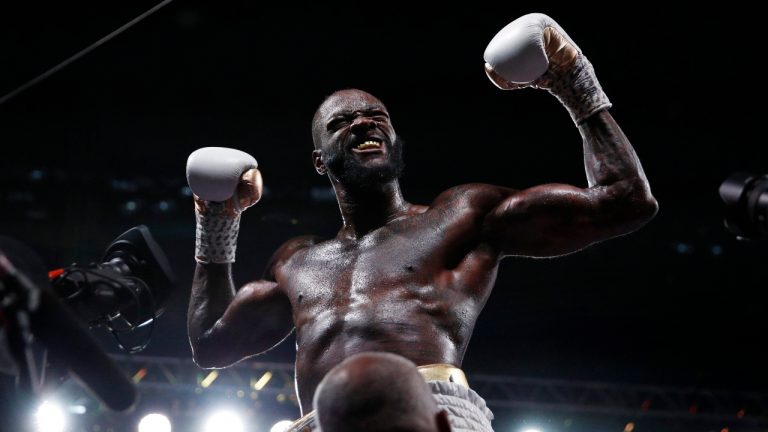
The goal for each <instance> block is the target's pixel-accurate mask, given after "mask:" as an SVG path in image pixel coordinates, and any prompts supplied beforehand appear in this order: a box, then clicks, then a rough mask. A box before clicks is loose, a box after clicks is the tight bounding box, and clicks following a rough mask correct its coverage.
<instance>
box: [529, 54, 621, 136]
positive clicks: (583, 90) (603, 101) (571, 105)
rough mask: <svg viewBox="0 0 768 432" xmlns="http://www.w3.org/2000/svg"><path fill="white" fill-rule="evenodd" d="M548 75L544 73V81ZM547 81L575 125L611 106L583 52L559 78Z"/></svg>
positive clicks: (551, 91)
mask: <svg viewBox="0 0 768 432" xmlns="http://www.w3.org/2000/svg"><path fill="white" fill-rule="evenodd" d="M548 75H549V73H546V74H544V76H543V77H542V78H543V80H545V81H546V80H547V78H548ZM549 82H550V83H551V86H550V87H549V88H548V90H549V92H550V93H552V94H553V95H554V96H555V97H556V98H557V99H558V100H559V101H560V103H562V104H563V106H564V107H565V108H566V109H567V110H568V113H569V114H570V115H571V119H573V122H574V123H576V126H578V125H580V124H581V123H582V122H583V121H584V120H586V119H587V117H589V116H591V115H592V114H594V113H596V112H598V111H600V110H601V109H608V108H610V107H611V101H609V100H608V96H606V94H605V92H604V91H603V88H602V87H601V86H600V83H599V82H598V81H597V77H596V76H595V69H594V68H593V67H592V63H590V62H589V60H587V58H586V57H585V56H584V54H581V53H579V55H578V57H576V63H574V64H573V66H571V67H570V68H569V69H568V70H567V71H563V74H562V75H561V76H560V77H559V79H551V80H550V81H549Z"/></svg>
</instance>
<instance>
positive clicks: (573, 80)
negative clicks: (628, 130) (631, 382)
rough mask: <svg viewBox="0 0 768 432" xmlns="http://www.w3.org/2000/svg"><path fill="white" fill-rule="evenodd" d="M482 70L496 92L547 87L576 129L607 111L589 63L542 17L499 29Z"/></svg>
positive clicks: (562, 32)
mask: <svg viewBox="0 0 768 432" xmlns="http://www.w3.org/2000/svg"><path fill="white" fill-rule="evenodd" d="M483 58H484V59H485V70H486V73H487V74H488V77H489V78H490V79H491V81H492V82H493V83H494V84H496V85H497V86H498V87H499V88H501V89H505V90H514V89H518V88H524V87H534V88H543V89H547V90H548V91H549V92H550V93H552V94H553V95H554V96H555V97H557V98H558V99H559V100H560V102H561V103H562V104H563V105H564V106H565V107H566V109H567V110H568V112H569V113H570V114H571V118H572V119H573V121H574V123H576V124H577V125H578V124H580V123H581V122H583V121H584V120H586V118H587V117H589V116H591V115H592V114H594V113H596V112H597V111H600V110H602V109H607V108H610V107H611V102H610V101H609V100H608V97H607V96H606V95H605V92H603V89H602V87H600V83H599V82H598V81H597V77H595V71H594V69H593V68H592V64H591V63H590V62H589V60H587V58H586V57H585V56H584V55H583V54H582V53H581V50H580V49H579V47H578V46H577V45H576V44H575V43H574V42H573V40H571V38H570V37H569V36H568V34H567V33H566V32H565V30H563V29H562V27H560V25H558V24H557V23H556V22H555V20H553V19H552V18H550V17H548V16H547V15H544V14H540V13H532V14H528V15H524V16H522V17H520V18H518V19H516V20H514V21H512V22H511V23H510V24H508V25H507V26H506V27H504V28H503V29H501V30H500V31H499V32H498V33H497V34H496V36H494V37H493V39H492V40H491V42H490V43H489V44H488V47H487V48H486V49H485V53H484V55H483Z"/></svg>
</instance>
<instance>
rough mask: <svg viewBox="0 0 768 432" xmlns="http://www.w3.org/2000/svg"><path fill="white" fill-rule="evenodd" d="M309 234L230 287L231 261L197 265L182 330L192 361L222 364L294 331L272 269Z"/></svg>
mask: <svg viewBox="0 0 768 432" xmlns="http://www.w3.org/2000/svg"><path fill="white" fill-rule="evenodd" d="M313 243H314V240H313V239H312V238H297V239H294V240H291V241H289V242H287V243H286V244H284V245H283V246H282V247H281V248H280V249H278V251H277V252H275V254H274V255H273V256H272V259H271V260H270V262H269V264H268V265H267V271H266V272H265V275H264V277H263V278H262V279H261V280H257V281H254V282H251V283H248V284H246V285H244V286H242V287H241V288H240V289H239V290H235V284H234V282H233V280H232V264H229V263H224V264H217V263H209V264H204V263H198V264H197V268H196V269H195V276H194V279H193V281H192V294H191V296H190V301H189V311H188V315H187V328H188V332H189V341H190V344H191V345H192V353H193V356H194V359H195V362H196V363H197V364H198V365H200V366H201V367H205V368H213V367H225V366H229V365H231V364H233V363H235V362H238V361H240V360H242V359H243V358H245V357H248V356H252V355H255V354H259V353H262V352H264V351H267V350H269V349H270V348H272V347H274V346H275V345H277V344H279V343H280V342H281V341H282V340H283V339H285V337H286V336H288V335H289V334H290V332H291V331H292V329H293V319H292V315H291V303H290V301H289V299H288V297H287V296H286V294H285V293H284V292H283V290H281V289H280V287H279V286H278V284H277V282H276V277H275V273H276V272H277V271H279V269H280V268H281V266H282V265H283V264H284V263H285V262H286V261H287V260H288V259H290V257H291V256H292V255H293V254H294V253H295V252H296V251H298V250H299V249H301V248H303V247H305V246H308V245H310V244H313Z"/></svg>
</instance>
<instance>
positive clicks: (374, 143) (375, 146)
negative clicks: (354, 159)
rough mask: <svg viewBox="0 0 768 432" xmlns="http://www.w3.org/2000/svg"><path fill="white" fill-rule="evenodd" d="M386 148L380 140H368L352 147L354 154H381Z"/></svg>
mask: <svg viewBox="0 0 768 432" xmlns="http://www.w3.org/2000/svg"><path fill="white" fill-rule="evenodd" d="M383 148H384V146H383V145H382V143H381V141H380V140H379V139H378V138H368V139H366V140H365V141H363V142H361V143H360V144H358V145H356V146H354V147H352V151H353V152H354V153H381V151H382V149H383Z"/></svg>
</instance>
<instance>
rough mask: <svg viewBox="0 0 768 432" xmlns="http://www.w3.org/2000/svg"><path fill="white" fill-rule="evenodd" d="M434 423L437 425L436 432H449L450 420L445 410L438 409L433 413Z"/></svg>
mask: <svg viewBox="0 0 768 432" xmlns="http://www.w3.org/2000/svg"><path fill="white" fill-rule="evenodd" d="M435 423H436V426H437V432H451V422H450V421H448V412H447V411H446V410H440V412H439V413H437V414H435Z"/></svg>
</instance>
